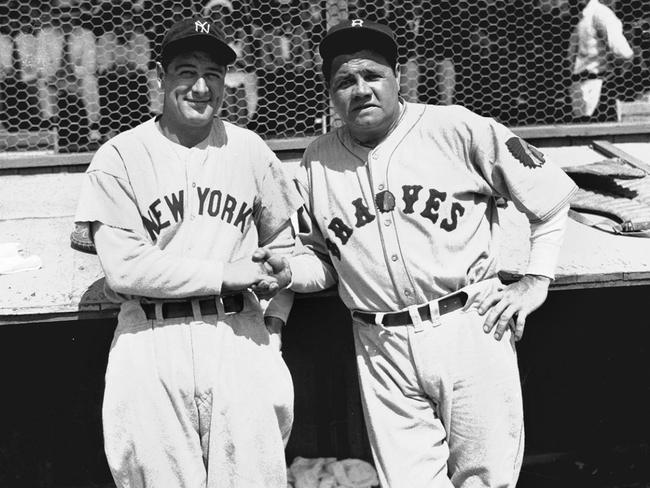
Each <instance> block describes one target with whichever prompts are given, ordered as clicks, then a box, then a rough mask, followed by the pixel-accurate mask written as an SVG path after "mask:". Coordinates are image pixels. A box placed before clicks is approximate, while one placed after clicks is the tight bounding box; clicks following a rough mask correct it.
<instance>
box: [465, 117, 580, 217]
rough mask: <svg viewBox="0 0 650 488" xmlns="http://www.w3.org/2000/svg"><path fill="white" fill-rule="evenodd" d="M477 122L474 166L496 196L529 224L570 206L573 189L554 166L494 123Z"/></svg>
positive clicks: (481, 118)
mask: <svg viewBox="0 0 650 488" xmlns="http://www.w3.org/2000/svg"><path fill="white" fill-rule="evenodd" d="M477 118H478V124H475V125H476V127H474V129H473V134H472V146H473V147H472V151H471V153H472V156H473V162H474V164H475V165H476V166H477V169H478V171H479V172H480V173H481V174H482V175H483V177H484V178H485V179H486V181H487V182H488V184H489V185H490V186H491V187H492V188H493V189H494V191H495V193H496V194H497V195H498V196H503V197H505V198H506V199H508V200H511V201H512V202H513V203H514V205H515V206H516V207H517V209H519V210H520V211H521V212H523V213H525V214H526V216H527V217H528V219H529V220H530V221H531V222H536V221H542V220H546V219H548V218H549V217H551V216H552V215H554V214H555V213H556V212H557V211H558V210H559V209H561V208H562V207H564V206H565V205H566V204H568V203H569V201H570V198H571V196H572V195H573V193H574V192H575V190H576V186H575V184H574V183H573V181H572V180H571V178H569V177H568V176H567V175H566V173H565V172H564V171H563V170H562V169H561V168H560V167H559V166H558V165H557V164H555V163H554V162H553V161H551V160H550V159H549V158H548V157H547V156H546V155H544V154H543V153H542V151H540V150H539V149H537V148H536V147H534V146H533V145H531V144H528V143H527V142H526V141H525V140H523V139H522V138H520V137H518V136H516V135H515V134H514V133H513V132H512V131H510V130H509V129H508V128H506V127H505V126H503V125H501V124H499V123H498V122H496V121H495V120H493V119H489V118H485V117H479V116H477Z"/></svg>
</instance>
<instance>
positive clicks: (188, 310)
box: [140, 293, 244, 319]
mask: <svg viewBox="0 0 650 488" xmlns="http://www.w3.org/2000/svg"><path fill="white" fill-rule="evenodd" d="M217 300H221V301H222V302H223V309H224V312H226V313H227V314H231V313H238V312H241V311H242V310H243V309H244V295H243V294H242V293H237V294H235V295H223V296H221V297H218V296H211V297H209V298H207V297H206V298H203V299H199V300H198V304H199V309H200V310H201V315H216V314H217V313H218V310H217ZM140 305H141V306H142V310H144V313H145V315H146V316H147V318H148V319H155V318H156V304H155V303H141V304H140ZM192 316H194V312H193V310H192V301H191V300H183V301H169V302H162V318H163V319H176V318H180V317H192Z"/></svg>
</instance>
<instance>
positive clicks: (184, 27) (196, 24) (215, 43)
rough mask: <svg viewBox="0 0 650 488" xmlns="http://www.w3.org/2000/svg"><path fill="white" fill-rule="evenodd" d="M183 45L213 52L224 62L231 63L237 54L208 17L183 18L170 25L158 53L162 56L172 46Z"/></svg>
mask: <svg viewBox="0 0 650 488" xmlns="http://www.w3.org/2000/svg"><path fill="white" fill-rule="evenodd" d="M181 41H183V45H191V46H193V47H197V48H202V49H205V50H207V51H210V52H214V53H215V54H216V55H217V56H218V57H219V59H222V60H223V61H224V64H226V65H227V64H232V63H234V62H235V59H236V58H237V54H236V53H235V51H233V50H232V48H231V47H230V46H229V45H228V43H227V42H226V36H224V34H223V32H222V31H221V29H220V28H219V27H217V25H216V24H215V23H214V22H212V21H211V20H210V19H199V18H193V19H184V20H181V21H179V22H176V23H175V24H174V25H172V26H171V27H170V28H169V30H168V31H167V33H166V34H165V37H164V38H163V41H162V45H161V47H160V55H161V56H162V57H163V58H164V57H165V53H166V52H168V51H169V49H170V48H171V47H173V46H178V45H179V43H180V42H181Z"/></svg>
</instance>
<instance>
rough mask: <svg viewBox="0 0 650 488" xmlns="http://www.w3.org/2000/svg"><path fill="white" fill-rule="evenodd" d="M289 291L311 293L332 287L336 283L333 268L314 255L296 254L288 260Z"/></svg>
mask: <svg viewBox="0 0 650 488" xmlns="http://www.w3.org/2000/svg"><path fill="white" fill-rule="evenodd" d="M289 266H290V268H291V285H290V288H291V290H293V291H295V292H298V293H313V292H316V291H321V290H325V289H327V288H330V287H331V286H333V285H334V284H335V283H336V281H337V276H336V272H335V271H334V267H333V266H332V265H331V264H329V263H326V262H325V261H323V260H321V259H320V258H319V257H318V256H316V255H314V254H298V255H296V256H291V257H290V258H289Z"/></svg>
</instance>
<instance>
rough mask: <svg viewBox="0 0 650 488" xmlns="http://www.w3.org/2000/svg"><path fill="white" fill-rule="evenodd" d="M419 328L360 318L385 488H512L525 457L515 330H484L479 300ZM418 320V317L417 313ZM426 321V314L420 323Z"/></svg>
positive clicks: (373, 438)
mask: <svg viewBox="0 0 650 488" xmlns="http://www.w3.org/2000/svg"><path fill="white" fill-rule="evenodd" d="M493 286H498V281H496V280H488V281H483V282H481V283H478V284H475V285H470V286H468V287H466V288H464V291H466V292H467V293H468V295H469V299H468V302H467V304H466V305H465V308H464V309H462V310H457V311H454V312H451V313H448V314H445V315H442V316H438V317H436V316H437V315H438V314H437V313H436V310H435V308H437V305H436V302H432V307H433V308H434V310H432V312H433V313H432V314H431V316H432V317H434V319H432V320H428V321H422V320H417V321H415V322H414V323H413V324H412V325H406V326H398V327H383V326H378V325H374V324H373V325H369V324H367V323H365V322H361V321H359V320H357V319H355V321H354V337H355V346H356V353H357V363H358V369H359V378H360V386H361V396H362V401H363V407H364V413H365V419H366V425H367V429H368V435H369V438H370V444H371V446H372V452H373V457H374V461H375V465H376V467H377V471H378V473H379V479H380V481H381V486H382V487H383V488H438V487H456V488H470V487H490V488H497V487H504V488H505V487H511V488H514V486H515V484H516V482H517V478H518V476H519V470H520V468H521V461H522V457H523V446H524V429H523V408H522V398H521V385H520V381H519V372H518V366H517V357H516V352H515V348H514V336H513V335H512V334H511V333H510V331H508V332H506V334H504V335H503V337H502V339H501V341H496V340H495V339H494V337H493V335H492V334H486V333H484V332H483V328H482V326H483V322H484V320H485V319H484V317H481V316H479V314H478V312H477V305H478V303H477V302H478V297H479V296H481V295H482V293H484V292H485V291H486V290H488V289H489V288H490V287H493ZM417 315H418V314H417V313H415V314H412V316H417ZM417 319H419V317H417Z"/></svg>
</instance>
